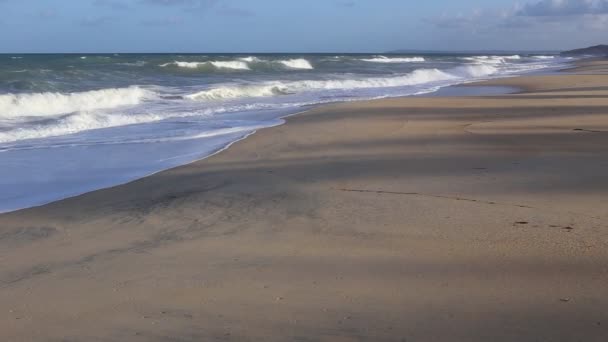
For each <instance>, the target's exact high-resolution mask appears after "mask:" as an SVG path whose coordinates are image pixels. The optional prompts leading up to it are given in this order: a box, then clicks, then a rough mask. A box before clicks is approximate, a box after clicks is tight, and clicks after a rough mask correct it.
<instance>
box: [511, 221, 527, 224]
mask: <svg viewBox="0 0 608 342" xmlns="http://www.w3.org/2000/svg"><path fill="white" fill-rule="evenodd" d="M528 223H530V222H528V221H517V222H515V224H518V225H526V224H528Z"/></svg>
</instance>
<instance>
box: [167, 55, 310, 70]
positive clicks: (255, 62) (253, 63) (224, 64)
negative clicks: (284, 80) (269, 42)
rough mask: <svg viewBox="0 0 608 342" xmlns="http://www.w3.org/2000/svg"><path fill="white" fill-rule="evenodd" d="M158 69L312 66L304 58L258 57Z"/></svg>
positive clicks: (175, 62) (172, 64) (241, 68)
mask: <svg viewBox="0 0 608 342" xmlns="http://www.w3.org/2000/svg"><path fill="white" fill-rule="evenodd" d="M159 66H160V67H163V68H165V67H169V66H175V67H178V68H187V69H204V68H214V69H230V70H252V69H255V68H257V67H261V68H268V67H275V66H278V67H281V68H283V69H299V70H312V69H314V67H313V66H312V64H311V63H310V62H309V61H308V60H306V59H304V58H294V59H285V60H266V59H261V58H258V57H242V58H239V59H238V60H234V61H206V62H185V61H174V62H170V63H164V64H160V65H159Z"/></svg>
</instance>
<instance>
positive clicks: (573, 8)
mask: <svg viewBox="0 0 608 342" xmlns="http://www.w3.org/2000/svg"><path fill="white" fill-rule="evenodd" d="M605 13H608V0H541V1H538V2H533V3H528V4H526V5H525V6H523V8H522V9H521V10H520V11H519V12H518V13H517V14H518V15H522V16H531V17H543V16H554V17H555V16H580V15H585V14H590V15H598V14H605Z"/></svg>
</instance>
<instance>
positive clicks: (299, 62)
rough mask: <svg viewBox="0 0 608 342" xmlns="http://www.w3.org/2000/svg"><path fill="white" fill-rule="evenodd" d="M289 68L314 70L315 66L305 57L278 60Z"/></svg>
mask: <svg viewBox="0 0 608 342" xmlns="http://www.w3.org/2000/svg"><path fill="white" fill-rule="evenodd" d="M278 62H279V63H281V64H283V65H284V66H286V67H287V68H289V69H304V70H312V69H314V67H313V66H312V64H310V62H309V61H307V60H306V59H304V58H295V59H287V60H283V61H278Z"/></svg>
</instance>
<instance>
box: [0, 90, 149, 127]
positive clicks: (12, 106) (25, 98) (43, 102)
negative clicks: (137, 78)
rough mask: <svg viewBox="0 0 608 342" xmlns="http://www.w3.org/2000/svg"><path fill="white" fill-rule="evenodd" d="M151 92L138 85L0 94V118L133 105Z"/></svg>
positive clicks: (40, 115) (47, 114) (38, 115)
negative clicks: (74, 91) (73, 91)
mask: <svg viewBox="0 0 608 342" xmlns="http://www.w3.org/2000/svg"><path fill="white" fill-rule="evenodd" d="M151 96H153V92H151V91H149V90H146V89H142V88H139V87H129V88H110V89H101V90H92V91H87V92H80V93H68V94H64V93H33V94H5V95H0V120H3V119H18V118H19V117H32V116H33V117H45V116H52V115H58V114H68V113H74V112H79V111H91V110H96V109H107V108H115V107H120V106H128V105H137V104H139V103H141V101H142V100H143V99H145V98H146V97H151Z"/></svg>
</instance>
